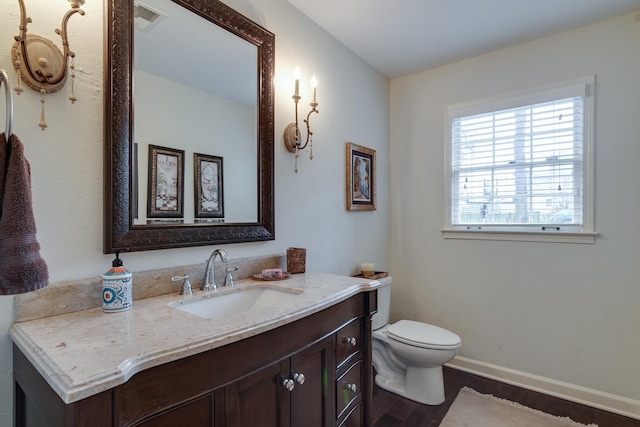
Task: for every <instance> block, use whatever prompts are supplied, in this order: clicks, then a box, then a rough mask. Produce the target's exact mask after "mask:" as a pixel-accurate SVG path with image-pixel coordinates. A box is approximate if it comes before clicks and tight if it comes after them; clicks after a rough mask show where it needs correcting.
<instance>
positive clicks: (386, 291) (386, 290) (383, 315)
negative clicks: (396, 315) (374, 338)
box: [371, 276, 393, 331]
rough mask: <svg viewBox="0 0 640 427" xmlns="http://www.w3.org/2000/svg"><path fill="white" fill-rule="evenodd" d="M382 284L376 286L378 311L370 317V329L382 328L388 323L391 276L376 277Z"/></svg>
mask: <svg viewBox="0 0 640 427" xmlns="http://www.w3.org/2000/svg"><path fill="white" fill-rule="evenodd" d="M378 282H380V284H381V285H382V286H380V287H379V288H378V312H377V313H376V314H374V315H373V317H372V324H371V329H373V330H374V331H375V330H376V329H380V328H382V327H383V326H384V325H386V324H387V323H389V310H390V308H391V283H392V282H393V280H392V279H391V276H387V277H382V278H380V279H378Z"/></svg>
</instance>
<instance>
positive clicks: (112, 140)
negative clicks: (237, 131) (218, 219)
mask: <svg viewBox="0 0 640 427" xmlns="http://www.w3.org/2000/svg"><path fill="white" fill-rule="evenodd" d="M172 1H173V2H175V3H177V4H179V5H181V6H183V7H185V8H186V9H188V10H190V11H192V12H193V13H195V14H197V15H199V16H201V17H203V18H205V19H207V20H209V21H211V22H213V23H215V24H217V25H219V26H220V27H222V28H224V29H226V30H228V31H230V32H231V33H233V34H235V35H237V36H238V37H241V38H242V39H244V40H246V41H248V42H249V43H252V44H253V45H255V46H256V47H257V50H258V61H257V62H258V63H257V67H258V76H259V77H260V78H259V82H258V92H259V94H258V102H259V108H258V129H257V130H258V132H257V134H258V141H257V147H258V162H257V163H258V164H257V168H258V183H257V184H256V185H257V186H258V203H257V206H258V215H257V222H255V223H237V224H215V225H209V224H179V225H170V226H168V225H133V215H132V211H131V207H132V199H133V195H134V194H135V192H133V191H132V186H131V184H132V165H133V150H132V146H133V145H132V135H133V132H132V131H133V127H134V123H133V102H134V100H133V97H132V94H133V87H132V85H133V79H132V63H133V61H132V58H133V1H132V0H108V1H107V2H106V5H105V24H106V27H105V28H106V29H105V32H106V34H105V73H104V74H105V75H104V82H105V90H104V96H105V109H104V110H105V111H104V114H105V118H104V125H105V130H104V138H105V144H104V146H105V150H104V156H105V158H104V253H113V252H116V251H123V252H124V251H145V250H153V249H168V248H180V247H187V246H201V245H212V244H219V243H239V242H256V241H264V240H274V239H275V234H274V226H275V215H274V160H273V157H274V127H273V126H274V125H273V123H274V122H273V120H274V110H273V102H274V95H273V70H274V55H275V36H274V34H273V33H271V32H269V31H267V30H266V29H264V28H263V27H261V26H260V25H258V24H256V23H255V22H253V21H252V20H250V19H248V18H246V17H245V16H243V15H241V14H240V13H238V12H237V11H235V10H233V9H231V8H230V7H228V6H226V5H225V4H224V3H221V2H220V1H219V0H172Z"/></svg>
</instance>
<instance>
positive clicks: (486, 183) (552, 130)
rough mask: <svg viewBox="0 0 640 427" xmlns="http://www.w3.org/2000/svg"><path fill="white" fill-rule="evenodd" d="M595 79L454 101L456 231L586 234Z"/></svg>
mask: <svg viewBox="0 0 640 427" xmlns="http://www.w3.org/2000/svg"><path fill="white" fill-rule="evenodd" d="M592 85H593V78H591V79H582V80H580V81H578V82H575V81H574V82H571V83H568V84H564V85H559V86H557V87H554V88H547V89H544V90H539V91H529V92H527V93H525V94H518V95H513V96H508V97H502V98H500V99H499V100H495V99H493V100H489V101H485V102H477V103H473V104H466V105H463V106H457V107H450V108H449V109H448V116H449V117H448V124H449V126H450V129H449V138H448V139H449V141H448V144H449V147H448V150H447V154H448V163H449V164H448V165H447V169H448V175H449V177H448V181H449V182H448V184H449V186H450V188H449V189H448V194H449V195H450V203H447V204H448V206H447V208H448V212H447V216H448V219H449V221H450V223H449V224H447V226H446V227H445V228H447V227H448V228H450V229H454V230H456V229H457V230H474V231H479V230H487V231H508V230H513V231H527V232H532V231H539V232H558V231H566V232H581V231H583V230H584V228H585V219H588V220H589V221H587V222H590V217H591V214H590V212H587V210H588V206H590V203H591V200H590V192H591V188H590V183H589V179H588V178H590V176H591V174H592V173H591V170H589V169H590V168H591V163H592V162H591V161H590V158H589V155H590V152H591V129H592V123H591V122H592V120H593V119H592V111H593V108H592V106H591V100H590V99H591V98H592V97H593V96H592V89H590V88H591V87H592Z"/></svg>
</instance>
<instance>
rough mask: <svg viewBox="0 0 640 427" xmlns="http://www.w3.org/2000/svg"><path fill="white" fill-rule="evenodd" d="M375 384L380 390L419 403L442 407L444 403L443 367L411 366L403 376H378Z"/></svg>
mask: <svg viewBox="0 0 640 427" xmlns="http://www.w3.org/2000/svg"><path fill="white" fill-rule="evenodd" d="M395 374H397V372H396V373H395ZM375 382H376V384H377V385H378V387H380V388H383V389H385V390H387V391H390V392H391V393H395V394H398V395H400V396H402V397H405V398H407V399H410V400H413V401H416V402H418V403H423V404H425V405H440V404H441V403H442V402H444V379H443V377H442V366H434V367H429V368H421V367H412V366H409V367H407V371H406V373H404V375H402V376H398V375H388V376H385V375H384V374H376V378H375Z"/></svg>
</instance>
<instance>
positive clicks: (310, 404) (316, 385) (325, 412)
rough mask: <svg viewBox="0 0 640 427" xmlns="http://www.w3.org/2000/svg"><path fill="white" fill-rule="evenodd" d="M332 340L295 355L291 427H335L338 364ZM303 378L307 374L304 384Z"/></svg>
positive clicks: (292, 361)
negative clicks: (301, 378) (301, 376)
mask: <svg viewBox="0 0 640 427" xmlns="http://www.w3.org/2000/svg"><path fill="white" fill-rule="evenodd" d="M331 344H332V340H331V337H328V338H325V339H323V340H322V341H319V342H318V343H316V344H314V345H312V346H310V347H308V348H306V349H304V350H302V351H300V352H298V353H296V354H294V355H293V356H291V378H292V379H293V380H294V381H295V389H294V390H292V392H291V425H292V426H304V427H325V426H330V425H332V421H331V420H333V419H335V415H334V413H333V406H332V404H331V402H332V400H333V399H332V397H331V396H332V395H333V390H332V384H333V379H332V378H331V377H332V376H333V372H334V368H333V367H334V366H335V361H334V359H333V353H334V352H333V351H332V345H331ZM299 375H304V381H303V383H302V384H300V382H301V380H300V377H299Z"/></svg>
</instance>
